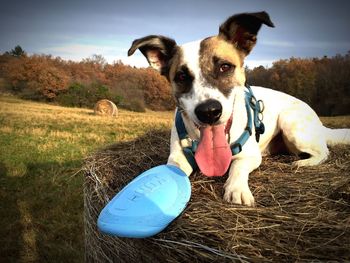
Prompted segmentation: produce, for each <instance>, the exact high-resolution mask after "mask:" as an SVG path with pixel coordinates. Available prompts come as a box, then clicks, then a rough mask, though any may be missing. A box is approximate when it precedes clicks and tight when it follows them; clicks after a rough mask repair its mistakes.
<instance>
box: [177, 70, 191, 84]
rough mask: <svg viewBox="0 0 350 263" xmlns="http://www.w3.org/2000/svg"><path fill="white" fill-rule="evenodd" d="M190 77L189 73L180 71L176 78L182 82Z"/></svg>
mask: <svg viewBox="0 0 350 263" xmlns="http://www.w3.org/2000/svg"><path fill="white" fill-rule="evenodd" d="M188 78H189V76H188V74H186V73H185V72H182V71H180V72H178V73H177V74H176V76H175V80H176V81H180V82H183V81H186V80H187V79H188Z"/></svg>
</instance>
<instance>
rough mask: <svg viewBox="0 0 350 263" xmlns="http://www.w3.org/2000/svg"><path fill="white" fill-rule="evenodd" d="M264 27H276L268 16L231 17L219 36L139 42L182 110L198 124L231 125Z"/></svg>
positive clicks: (136, 44) (150, 38)
mask: <svg viewBox="0 0 350 263" xmlns="http://www.w3.org/2000/svg"><path fill="white" fill-rule="evenodd" d="M262 24H265V25H267V26H270V27H274V25H273V23H272V22H271V20H270V17H269V15H268V14H267V13H266V12H259V13H243V14H238V15H234V16H231V17H230V18H228V19H227V20H226V21H225V22H224V23H223V24H222V25H221V26H220V28H219V34H218V35H217V36H213V37H208V38H206V39H203V40H201V41H196V42H191V43H188V44H185V45H182V46H178V45H177V44H176V42H175V41H174V40H172V39H170V38H167V37H164V36H156V35H151V36H147V37H144V38H141V39H136V40H135V41H134V42H133V43H132V46H131V48H130V49H129V51H128V55H129V56H130V55H132V54H133V53H134V52H135V51H136V50H137V49H139V50H140V51H141V52H142V54H143V55H144V56H145V57H146V58H147V60H148V62H149V64H150V65H151V66H152V67H153V68H155V69H157V70H158V71H159V72H160V73H161V74H163V75H165V76H166V77H167V78H168V80H169V81H170V82H171V84H172V87H173V94H174V96H175V100H176V102H177V106H178V107H179V108H180V109H181V110H183V111H184V112H185V113H186V114H187V116H189V118H190V119H191V120H192V121H193V122H194V123H195V124H196V125H197V126H204V125H215V124H221V123H226V122H227V120H228V119H229V118H230V115H231V113H232V107H233V97H234V96H233V93H234V92H233V90H234V89H235V87H242V86H244V84H245V74H244V67H243V62H244V59H245V57H246V56H247V55H248V54H249V53H250V51H251V50H252V49H253V47H254V45H255V43H256V36H257V33H258V31H259V29H260V27H261V25H262Z"/></svg>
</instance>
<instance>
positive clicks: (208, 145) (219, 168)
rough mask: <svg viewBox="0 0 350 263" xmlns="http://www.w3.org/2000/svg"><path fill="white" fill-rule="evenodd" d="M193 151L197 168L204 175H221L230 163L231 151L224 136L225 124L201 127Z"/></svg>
mask: <svg viewBox="0 0 350 263" xmlns="http://www.w3.org/2000/svg"><path fill="white" fill-rule="evenodd" d="M200 131H201V138H200V142H199V145H198V148H197V150H196V153H195V159H196V162H197V164H198V167H199V169H200V170H201V171H202V173H203V174H204V175H206V176H222V175H224V174H225V173H226V171H227V169H228V167H229V166H230V163H231V158H232V153H231V149H230V146H229V144H228V143H227V140H226V136H225V125H216V126H207V127H204V128H201V130H200Z"/></svg>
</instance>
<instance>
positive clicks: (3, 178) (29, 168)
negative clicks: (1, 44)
mask: <svg viewBox="0 0 350 263" xmlns="http://www.w3.org/2000/svg"><path fill="white" fill-rule="evenodd" d="M172 115H173V113H171V112H147V113H132V112H129V111H123V110H121V111H120V113H119V117H118V118H117V119H113V118H103V117H98V116H95V115H93V112H92V110H88V109H77V108H64V107H58V106H52V105H47V104H40V103H34V102H28V101H23V100H19V99H16V98H14V97H10V96H4V95H0V200H1V209H0V255H1V259H0V261H1V262H83V260H84V234H83V233H84V230H83V187H82V184H83V175H82V173H81V172H80V168H81V166H82V162H83V159H84V157H85V156H87V155H88V154H90V153H92V152H93V151H95V150H97V149H99V148H101V147H103V146H105V145H108V144H112V143H115V142H123V141H131V140H134V139H135V138H137V137H139V136H142V135H143V134H145V133H147V132H149V131H151V130H155V129H156V130H164V129H166V130H169V129H170V125H171V122H172ZM349 120H350V118H349V117H338V118H324V119H323V121H324V122H325V123H326V124H329V125H331V126H349V125H350V121H349ZM341 123H343V125H341Z"/></svg>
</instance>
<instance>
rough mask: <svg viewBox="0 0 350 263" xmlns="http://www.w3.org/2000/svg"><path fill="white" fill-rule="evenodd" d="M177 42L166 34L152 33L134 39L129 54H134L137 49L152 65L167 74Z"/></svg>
mask: <svg viewBox="0 0 350 263" xmlns="http://www.w3.org/2000/svg"><path fill="white" fill-rule="evenodd" d="M176 47H177V46H176V42H175V41H174V40H173V39H171V38H167V37H164V36H156V35H151V36H147V37H143V38H140V39H136V40H134V42H132V45H131V47H130V49H129V51H128V56H131V55H132V54H134V52H135V51H136V49H139V50H140V51H141V53H142V54H143V55H144V56H145V57H146V58H147V61H148V63H149V64H150V66H151V67H152V68H154V69H156V70H158V71H159V72H160V73H161V74H163V75H165V74H166V73H167V69H168V63H169V60H170V59H171V58H172V56H173V55H174V52H175V50H176Z"/></svg>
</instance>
